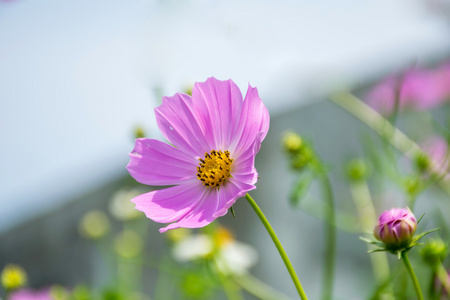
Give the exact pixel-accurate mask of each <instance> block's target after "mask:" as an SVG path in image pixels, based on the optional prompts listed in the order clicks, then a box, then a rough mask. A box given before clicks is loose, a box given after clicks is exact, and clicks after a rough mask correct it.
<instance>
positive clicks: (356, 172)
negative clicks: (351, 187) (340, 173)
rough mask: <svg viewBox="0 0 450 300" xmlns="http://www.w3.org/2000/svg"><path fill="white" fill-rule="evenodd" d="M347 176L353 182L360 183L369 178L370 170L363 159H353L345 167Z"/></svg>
mask: <svg viewBox="0 0 450 300" xmlns="http://www.w3.org/2000/svg"><path fill="white" fill-rule="evenodd" d="M345 170H346V173H347V176H348V178H349V179H350V180H352V181H359V180H362V179H364V178H366V177H367V175H368V174H369V168H368V167H367V164H366V162H365V161H364V160H362V159H357V158H355V159H352V160H351V161H349V162H348V163H347V165H346V166H345Z"/></svg>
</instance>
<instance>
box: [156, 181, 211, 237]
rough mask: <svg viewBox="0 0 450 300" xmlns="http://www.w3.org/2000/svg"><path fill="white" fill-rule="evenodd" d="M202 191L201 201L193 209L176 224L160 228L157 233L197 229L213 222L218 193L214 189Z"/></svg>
mask: <svg viewBox="0 0 450 300" xmlns="http://www.w3.org/2000/svg"><path fill="white" fill-rule="evenodd" d="M204 191H205V192H204V194H202V199H201V200H200V202H198V204H197V206H195V208H194V209H192V210H191V211H189V212H188V213H187V214H186V215H185V216H184V217H182V218H181V219H180V220H178V222H175V223H172V224H170V225H169V226H167V227H164V228H161V229H160V230H159V232H166V231H167V230H170V229H176V228H180V227H184V228H199V227H203V226H206V225H208V224H209V223H211V222H212V221H214V220H215V219H216V217H214V216H213V215H214V213H215V212H216V211H217V206H218V204H219V191H218V190H217V189H214V188H208V189H204Z"/></svg>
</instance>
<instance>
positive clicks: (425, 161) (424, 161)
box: [414, 153, 430, 173]
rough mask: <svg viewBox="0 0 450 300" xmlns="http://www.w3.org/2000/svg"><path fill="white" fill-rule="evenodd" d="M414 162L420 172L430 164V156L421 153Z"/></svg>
mask: <svg viewBox="0 0 450 300" xmlns="http://www.w3.org/2000/svg"><path fill="white" fill-rule="evenodd" d="M414 164H415V165H416V168H417V169H418V170H419V172H421V173H422V172H425V171H426V170H427V169H428V167H429V166H430V158H429V157H428V155H427V154H425V153H419V154H417V155H416V157H415V158H414Z"/></svg>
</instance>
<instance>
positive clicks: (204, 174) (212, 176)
mask: <svg viewBox="0 0 450 300" xmlns="http://www.w3.org/2000/svg"><path fill="white" fill-rule="evenodd" d="M198 160H199V161H200V166H198V167H197V178H198V179H199V180H200V181H201V182H202V183H203V185H205V186H211V187H219V186H220V185H221V184H222V183H224V182H225V180H227V179H228V178H230V177H231V173H230V172H231V164H232V163H233V159H232V158H231V157H230V152H229V151H225V152H223V151H222V150H219V151H216V150H211V152H210V153H208V152H206V153H205V158H204V159H203V158H199V159H198Z"/></svg>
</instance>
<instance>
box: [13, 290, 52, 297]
mask: <svg viewBox="0 0 450 300" xmlns="http://www.w3.org/2000/svg"><path fill="white" fill-rule="evenodd" d="M8 299H9V300H54V298H53V297H52V296H51V293H50V289H43V290H39V291H35V290H31V289H23V290H19V291H17V292H14V293H12V294H11V295H10V297H9V298H8Z"/></svg>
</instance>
